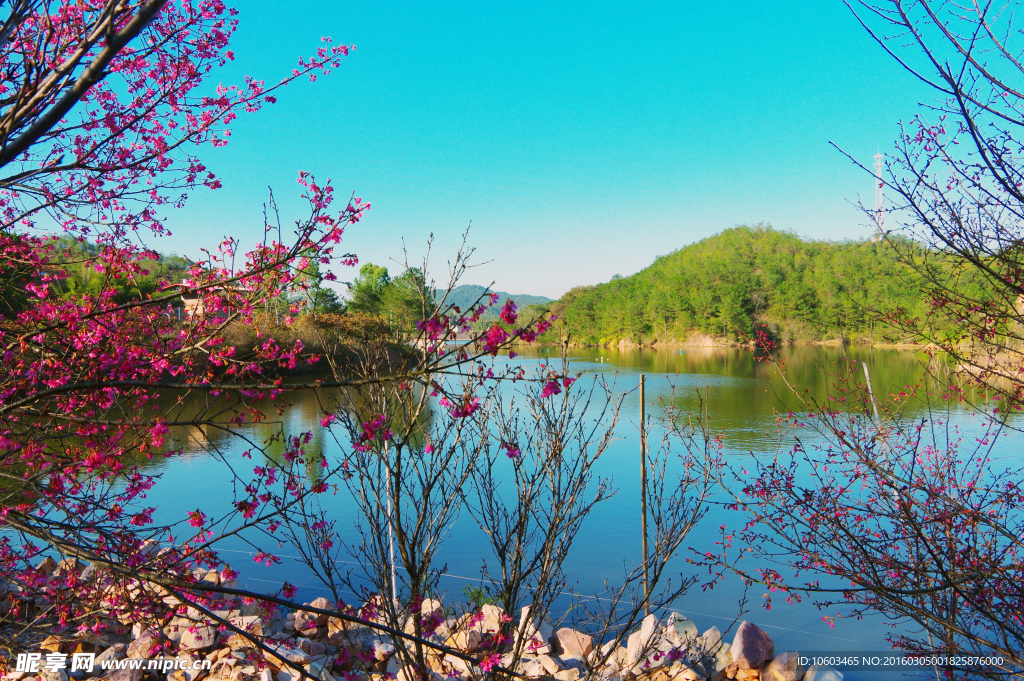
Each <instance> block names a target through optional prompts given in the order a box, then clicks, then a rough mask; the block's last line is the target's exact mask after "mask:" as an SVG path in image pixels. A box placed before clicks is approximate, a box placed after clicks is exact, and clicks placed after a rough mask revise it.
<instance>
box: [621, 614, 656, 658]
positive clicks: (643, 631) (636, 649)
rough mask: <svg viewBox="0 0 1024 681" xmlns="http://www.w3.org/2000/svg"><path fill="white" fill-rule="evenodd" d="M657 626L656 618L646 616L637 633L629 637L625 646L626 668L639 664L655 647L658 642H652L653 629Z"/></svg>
mask: <svg viewBox="0 0 1024 681" xmlns="http://www.w3.org/2000/svg"><path fill="white" fill-rule="evenodd" d="M657 625H658V618H657V617H655V616H654V615H653V614H651V615H648V616H647V617H645V618H644V619H643V621H642V622H641V623H640V629H639V631H634V632H633V633H632V634H630V635H629V638H628V639H627V645H626V666H627V667H632V666H633V665H636V664H638V663H639V662H641V661H642V660H643V659H644V658H645V657H647V655H648V653H649V652H651V651H652V650H653V649H654V648H655V647H657V645H658V642H657V641H655V640H654V632H655V628H656V627H657Z"/></svg>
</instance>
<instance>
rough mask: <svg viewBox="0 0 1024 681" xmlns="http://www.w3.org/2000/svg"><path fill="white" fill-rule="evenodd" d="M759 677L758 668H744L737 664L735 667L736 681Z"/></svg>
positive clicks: (759, 671)
mask: <svg viewBox="0 0 1024 681" xmlns="http://www.w3.org/2000/svg"><path fill="white" fill-rule="evenodd" d="M760 678H761V670H760V669H745V668H744V667H739V666H738V667H737V669H736V681H758V679H760Z"/></svg>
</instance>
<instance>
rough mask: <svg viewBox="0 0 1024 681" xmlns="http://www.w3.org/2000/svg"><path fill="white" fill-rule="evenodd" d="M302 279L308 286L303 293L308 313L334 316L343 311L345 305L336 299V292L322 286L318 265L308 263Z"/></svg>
mask: <svg viewBox="0 0 1024 681" xmlns="http://www.w3.org/2000/svg"><path fill="white" fill-rule="evenodd" d="M303 278H304V279H305V280H306V282H308V283H309V286H310V287H309V288H308V289H306V290H305V291H304V292H303V297H304V298H305V301H306V303H307V311H308V312H310V313H312V314H313V315H321V314H334V313H337V312H341V311H342V310H344V309H345V304H344V303H343V302H342V301H341V300H340V299H339V298H338V294H337V292H336V291H335V290H334V289H332V288H331V287H329V286H324V275H323V274H322V273H321V272H320V263H318V262H316V261H314V262H312V263H310V264H309V266H308V267H307V268H306V269H305V270H303Z"/></svg>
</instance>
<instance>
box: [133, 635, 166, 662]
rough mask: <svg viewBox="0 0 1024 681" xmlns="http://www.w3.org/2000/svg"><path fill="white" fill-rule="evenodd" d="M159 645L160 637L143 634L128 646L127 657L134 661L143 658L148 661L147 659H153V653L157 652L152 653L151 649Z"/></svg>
mask: <svg viewBox="0 0 1024 681" xmlns="http://www.w3.org/2000/svg"><path fill="white" fill-rule="evenodd" d="M159 643H160V637H158V636H157V635H155V634H154V633H153V632H151V631H146V632H143V633H141V634H140V635H139V637H138V638H137V639H135V640H134V641H132V642H131V643H130V644H129V645H128V657H131V658H135V659H138V658H143V659H146V660H148V659H149V658H151V657H153V655H154V653H155V652H159V651H153V648H154V647H155V646H157V645H159Z"/></svg>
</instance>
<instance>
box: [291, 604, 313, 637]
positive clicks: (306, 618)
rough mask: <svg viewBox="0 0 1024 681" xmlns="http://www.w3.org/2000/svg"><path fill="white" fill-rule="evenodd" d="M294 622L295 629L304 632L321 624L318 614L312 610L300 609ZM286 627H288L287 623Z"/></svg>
mask: <svg viewBox="0 0 1024 681" xmlns="http://www.w3.org/2000/svg"><path fill="white" fill-rule="evenodd" d="M292 624H293V626H294V627H295V631H298V632H300V633H303V634H305V633H306V632H309V631H310V630H311V629H316V628H317V627H318V626H319V622H318V620H317V616H316V615H314V614H313V613H311V612H306V611H305V610H299V611H298V612H296V613H295V619H294V620H293V623H292ZM285 628H287V624H286V625H285Z"/></svg>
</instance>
